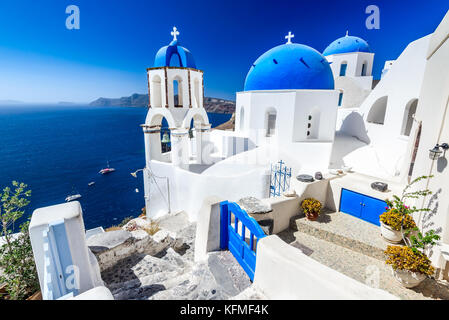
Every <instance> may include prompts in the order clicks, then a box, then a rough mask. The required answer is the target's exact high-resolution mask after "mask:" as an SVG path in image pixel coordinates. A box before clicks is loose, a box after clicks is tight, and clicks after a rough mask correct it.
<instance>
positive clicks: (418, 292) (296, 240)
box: [278, 229, 449, 300]
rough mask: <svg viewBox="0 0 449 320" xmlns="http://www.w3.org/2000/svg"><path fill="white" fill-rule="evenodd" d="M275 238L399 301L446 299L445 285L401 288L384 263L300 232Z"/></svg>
mask: <svg viewBox="0 0 449 320" xmlns="http://www.w3.org/2000/svg"><path fill="white" fill-rule="evenodd" d="M278 236H279V237H280V238H281V239H283V240H284V241H286V242H287V243H290V244H291V245H292V246H294V247H296V248H298V249H300V250H301V251H302V252H303V253H304V254H306V255H307V256H309V257H310V258H312V259H314V260H316V261H318V262H320V263H322V264H324V265H326V266H328V267H330V268H332V269H334V270H336V271H339V272H341V273H343V274H345V275H347V276H348V277H351V278H353V279H355V280H357V281H359V282H361V283H365V284H367V285H369V286H371V287H376V288H380V289H383V290H385V291H388V292H390V293H391V294H393V295H395V296H397V297H399V298H401V299H411V300H416V299H448V298H449V284H448V283H447V282H445V281H436V280H434V279H430V278H429V279H426V280H424V281H423V282H422V283H421V284H420V285H419V286H418V287H416V288H414V289H407V288H404V287H403V286H402V285H401V284H400V283H399V282H398V281H397V280H396V279H395V278H394V277H393V275H392V270H391V267H390V266H388V265H386V264H385V261H384V260H379V259H377V258H373V257H371V256H368V255H366V254H364V253H360V252H357V251H355V250H352V249H349V248H346V247H344V246H341V245H339V244H336V243H332V242H329V241H327V240H324V239H320V238H318V237H315V236H313V235H310V234H307V233H303V232H300V231H293V230H291V229H290V230H286V231H284V232H282V233H280V234H278Z"/></svg>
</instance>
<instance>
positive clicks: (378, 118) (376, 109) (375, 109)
mask: <svg viewBox="0 0 449 320" xmlns="http://www.w3.org/2000/svg"><path fill="white" fill-rule="evenodd" d="M387 103H388V96H384V97H381V98H379V99H377V100H376V102H374V104H373V105H372V107H371V109H370V111H369V113H368V117H367V119H366V120H367V121H368V122H369V123H375V124H384V122H385V115H386V113H387Z"/></svg>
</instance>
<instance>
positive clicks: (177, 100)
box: [173, 77, 182, 108]
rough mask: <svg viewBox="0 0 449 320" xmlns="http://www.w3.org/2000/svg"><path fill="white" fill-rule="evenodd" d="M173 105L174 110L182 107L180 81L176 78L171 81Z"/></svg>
mask: <svg viewBox="0 0 449 320" xmlns="http://www.w3.org/2000/svg"><path fill="white" fill-rule="evenodd" d="M173 105H174V107H175V108H181V107H182V81H181V79H180V78H178V77H177V78H175V79H174V80H173Z"/></svg>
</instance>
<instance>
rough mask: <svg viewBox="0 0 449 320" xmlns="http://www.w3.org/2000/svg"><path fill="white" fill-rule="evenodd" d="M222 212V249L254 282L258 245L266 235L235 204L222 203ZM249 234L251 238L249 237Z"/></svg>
mask: <svg viewBox="0 0 449 320" xmlns="http://www.w3.org/2000/svg"><path fill="white" fill-rule="evenodd" d="M220 212H221V230H220V248H221V249H222V250H226V249H229V251H230V252H231V253H232V255H233V256H234V257H235V259H236V260H237V261H238V262H239V264H240V265H241V266H242V268H243V270H245V272H246V273H247V274H248V276H249V278H250V279H251V281H253V280H254V273H255V271H256V252H257V243H258V241H259V240H260V239H262V238H263V237H265V236H266V235H265V233H264V232H263V230H262V228H261V227H260V226H259V224H258V223H257V221H256V220H255V219H254V218H252V217H250V216H249V215H248V214H247V213H246V211H245V210H243V209H241V208H240V207H239V205H237V204H236V203H235V202H228V201H223V202H221V203H220ZM248 233H249V237H247V234H248Z"/></svg>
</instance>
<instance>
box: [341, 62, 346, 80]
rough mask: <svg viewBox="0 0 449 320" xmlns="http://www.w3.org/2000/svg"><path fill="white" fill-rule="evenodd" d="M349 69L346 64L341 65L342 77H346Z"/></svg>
mask: <svg viewBox="0 0 449 320" xmlns="http://www.w3.org/2000/svg"><path fill="white" fill-rule="evenodd" d="M347 68H348V64H347V63H346V62H343V63H342V64H341V65H340V77H344V76H346V69H347Z"/></svg>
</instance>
